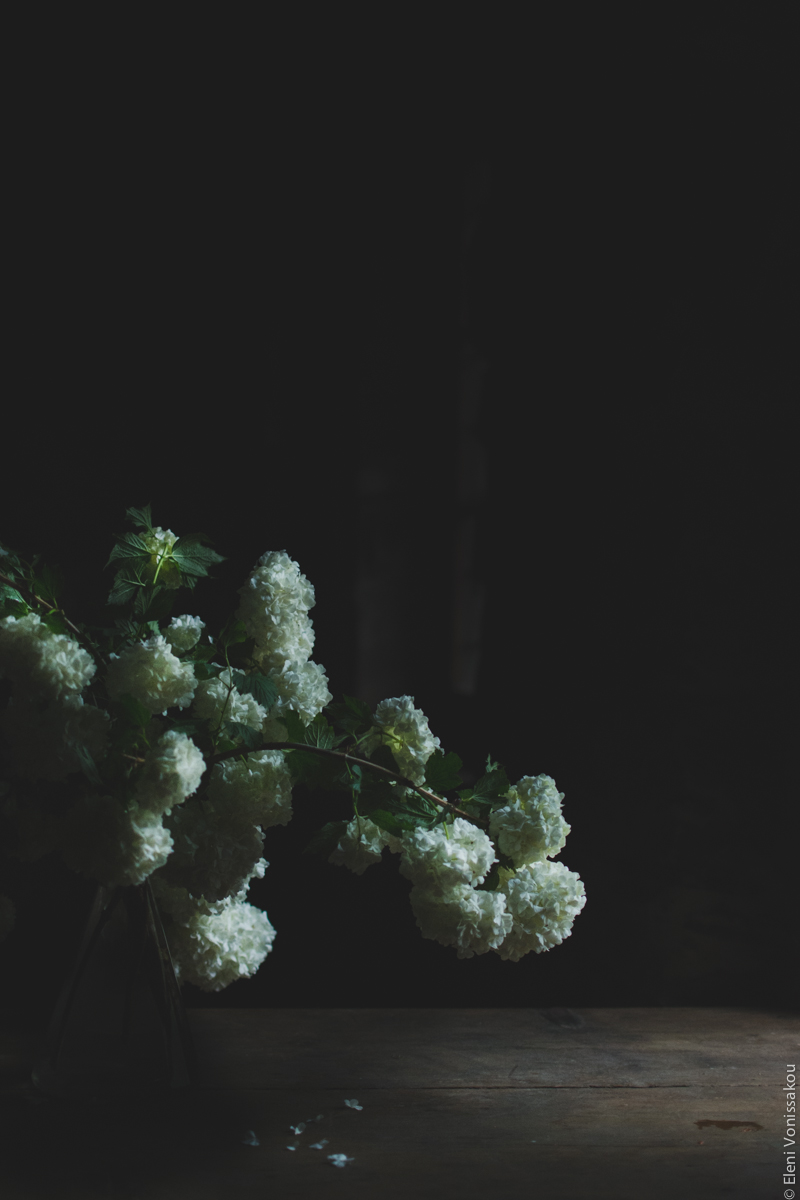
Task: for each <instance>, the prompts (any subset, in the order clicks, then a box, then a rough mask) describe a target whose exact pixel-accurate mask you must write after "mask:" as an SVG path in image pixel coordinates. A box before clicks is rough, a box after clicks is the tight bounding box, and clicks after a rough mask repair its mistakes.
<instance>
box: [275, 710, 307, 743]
mask: <svg viewBox="0 0 800 1200" xmlns="http://www.w3.org/2000/svg"><path fill="white" fill-rule="evenodd" d="M278 720H279V721H282V722H283V724H284V725H285V726H286V732H287V734H288V735H289V737H288V740H289V741H290V742H302V740H303V736H304V734H305V731H306V727H305V725H304V724H303V719H302V717H301V716H300V714H299V713H296V712H295V711H294V709H293V708H288V709H287V710H286V712H283V713H281V715H280V716H279V717H278Z"/></svg>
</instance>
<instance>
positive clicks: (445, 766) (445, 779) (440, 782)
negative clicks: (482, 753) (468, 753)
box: [425, 750, 464, 795]
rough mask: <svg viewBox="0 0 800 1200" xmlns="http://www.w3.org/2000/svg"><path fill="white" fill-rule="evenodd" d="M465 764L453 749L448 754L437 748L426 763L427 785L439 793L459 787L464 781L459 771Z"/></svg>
mask: <svg viewBox="0 0 800 1200" xmlns="http://www.w3.org/2000/svg"><path fill="white" fill-rule="evenodd" d="M463 765H464V764H463V763H462V761H461V759H460V758H459V757H458V755H457V754H454V753H453V751H452V750H451V751H449V752H448V753H447V754H443V753H442V751H441V750H435V751H434V752H433V754H432V755H431V756H430V758H429V759H428V761H427V762H426V764H425V786H426V787H428V788H430V790H431V791H432V792H436V793H437V795H441V793H442V792H448V791H451V790H452V789H453V788H457V787H459V786H460V785H461V784H462V783H463V782H464V781H463V779H462V778H461V776H460V775H459V773H458V772H459V771H460V770H461V768H462V766H463Z"/></svg>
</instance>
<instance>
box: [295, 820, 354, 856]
mask: <svg viewBox="0 0 800 1200" xmlns="http://www.w3.org/2000/svg"><path fill="white" fill-rule="evenodd" d="M348 824H349V822H348V821H328V822H327V824H325V825H323V826H322V828H321V829H318V830H317V832H316V833H315V834H314V836H313V837H312V839H311V841H310V842H309V843H308V845H307V846H306V848H305V850H304V851H303V854H315V855H321V856H322V857H323V858H328V857H329V856H330V855H331V854H332V853H333V851H334V850H335V849H336V846H337V844H338V842H339V839H340V838H341V837H342V835H343V834H344V831H345V830H346V829H347V826H348Z"/></svg>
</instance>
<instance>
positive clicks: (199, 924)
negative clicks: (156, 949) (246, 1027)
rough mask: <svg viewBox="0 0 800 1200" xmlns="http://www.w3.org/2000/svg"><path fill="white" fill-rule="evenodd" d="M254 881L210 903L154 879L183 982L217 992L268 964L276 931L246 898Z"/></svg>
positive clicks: (260, 872) (260, 868)
mask: <svg viewBox="0 0 800 1200" xmlns="http://www.w3.org/2000/svg"><path fill="white" fill-rule="evenodd" d="M267 865H268V864H267V863H266V862H265V861H264V859H263V858H262V859H260V860H259V862H258V863H257V864H256V867H255V869H254V871H253V873H252V875H251V876H250V879H252V878H253V876H258V878H263V876H264V871H265V869H266V867H267ZM250 879H248V880H247V881H246V882H245V884H244V886H243V887H242V888H240V889H239V891H238V893H237V894H236V895H235V896H226V897H224V898H223V899H222V900H220V901H218V902H216V903H209V902H208V901H207V900H204V899H202V898H196V897H194V896H192V895H191V894H190V893H189V892H188V891H187V890H186V889H185V888H180V887H173V886H171V885H170V884H168V883H166V882H165V881H164V880H162V879H161V878H160V877H159V876H158V875H156V876H154V877H153V881H152V886H153V892H154V895H155V897H156V900H157V902H158V905H159V908H160V909H161V910H162V911H163V912H164V913H166V914H167V917H168V919H167V920H166V921H165V929H164V931H165V933H166V936H167V943H168V945H169V950H170V955H171V957H172V962H173V966H174V968H175V975H176V978H177V980H178V982H179V983H192V984H194V985H195V987H199V988H201V989H202V990H203V991H205V992H219V991H221V990H222V989H223V988H225V987H228V985H229V984H231V983H233V982H234V981H235V980H237V979H242V978H245V977H247V976H251V975H254V974H255V973H256V971H257V970H258V968H259V967H260V966H261V964H262V963H263V962H264V959H265V958H266V957H267V955H268V954H269V952H270V950H271V949H272V943H273V942H274V940H275V930H274V928H273V926H272V925H271V923H270V921H269V918H268V917H267V914H266V913H265V912H264V911H263V910H262V909H260V908H257V907H256V906H255V905H254V904H248V903H247V902H246V901H245V899H244V897H245V895H246V892H247V887H248V886H249V882H250Z"/></svg>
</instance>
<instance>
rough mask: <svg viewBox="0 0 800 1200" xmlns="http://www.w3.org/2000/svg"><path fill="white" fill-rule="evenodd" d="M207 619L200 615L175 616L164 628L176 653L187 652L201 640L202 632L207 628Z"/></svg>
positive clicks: (165, 635)
mask: <svg viewBox="0 0 800 1200" xmlns="http://www.w3.org/2000/svg"><path fill="white" fill-rule="evenodd" d="M205 627H206V623H205V621H201V620H200V618H199V617H190V616H187V615H185V614H184V616H182V617H173V618H172V620H171V621H170V623H169V625H168V626H167V628H166V629H165V630H164V637H165V638H166V640H167V641H168V642H169V644H170V646H172V649H173V650H174V651H175V653H176V654H186V653H188V651H189V650H192V649H193V648H194V647H195V646H196V645H197V643H198V642H199V641H200V634H201V632H202V631H203V630H204V629H205Z"/></svg>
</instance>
